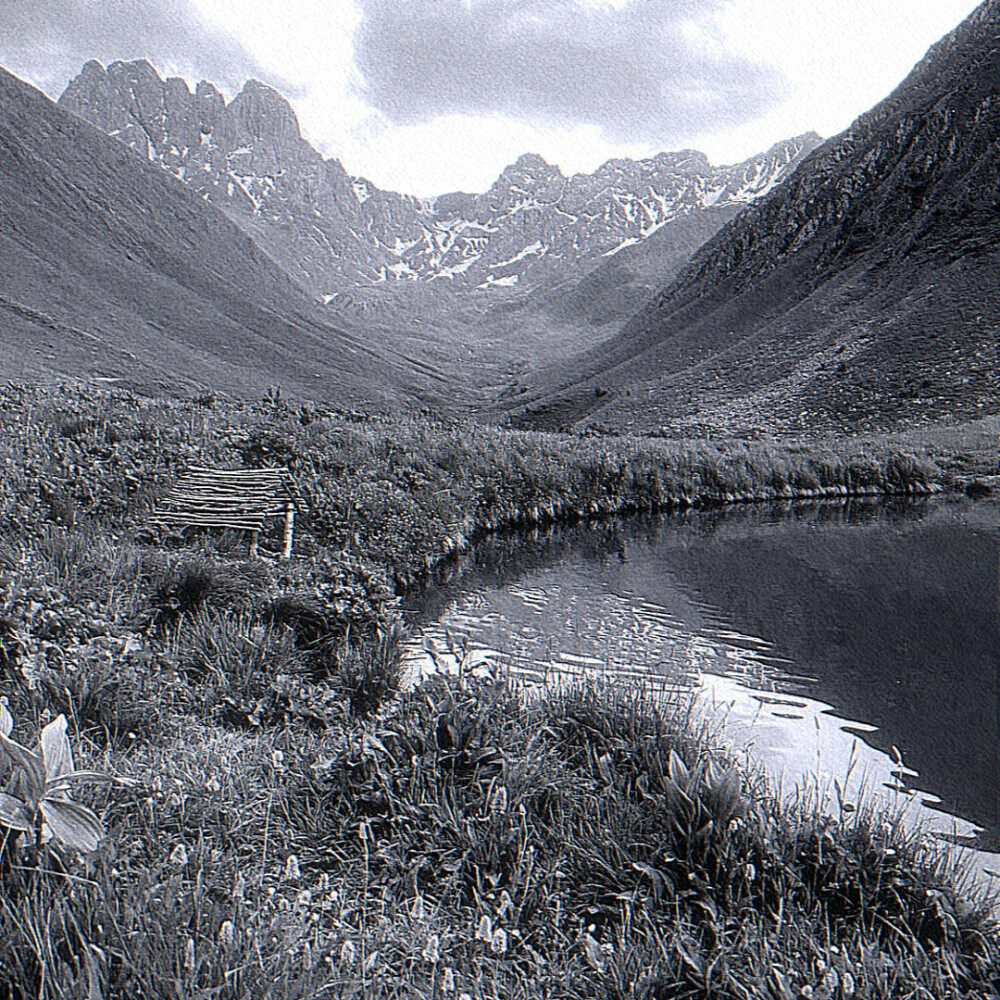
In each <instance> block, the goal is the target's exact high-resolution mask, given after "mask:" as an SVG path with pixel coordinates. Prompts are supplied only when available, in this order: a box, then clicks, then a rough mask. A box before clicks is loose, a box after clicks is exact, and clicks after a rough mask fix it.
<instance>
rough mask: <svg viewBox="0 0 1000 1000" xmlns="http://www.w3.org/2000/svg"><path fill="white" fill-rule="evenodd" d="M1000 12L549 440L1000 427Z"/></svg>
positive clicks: (786, 192) (644, 316) (527, 416)
mask: <svg viewBox="0 0 1000 1000" xmlns="http://www.w3.org/2000/svg"><path fill="white" fill-rule="evenodd" d="M998 93H1000V0H987V2H986V3H984V4H982V5H981V6H980V7H979V8H978V9H977V10H976V11H975V12H974V13H973V14H972V15H971V16H970V17H969V18H968V19H967V20H966V21H965V22H964V23H963V24H962V25H960V26H959V27H958V28H957V29H956V30H955V31H953V32H952V33H951V34H949V35H948V36H946V37H945V38H944V39H943V40H942V41H941V42H939V43H938V44H937V45H935V46H934V47H933V48H932V49H931V50H930V51H929V52H928V54H927V56H926V58H925V59H924V60H923V61H922V62H920V63H919V64H918V65H917V67H916V68H915V69H914V70H913V72H912V73H911V74H910V75H909V76H908V77H907V79H906V80H905V81H904V82H903V83H902V84H901V85H900V86H899V87H898V88H897V89H896V90H895V91H894V92H893V93H892V94H891V95H890V96H889V97H888V98H887V99H886V100H885V101H883V102H882V103H881V104H879V105H878V106H877V107H875V108H874V109H873V110H872V111H870V112H868V113H867V114H864V115H862V116H861V117H860V118H859V119H858V120H857V121H856V122H855V123H854V124H853V125H852V126H851V128H850V129H848V130H847V131H846V132H844V133H843V134H842V135H840V136H837V137H836V138H834V139H831V140H830V141H828V142H826V143H825V144H824V145H822V146H821V147H820V148H819V149H817V150H816V151H815V152H813V153H812V154H811V155H810V156H809V157H808V158H807V159H806V160H805V161H804V162H803V163H802V164H801V165H800V166H799V168H798V169H797V170H796V172H795V173H794V174H792V176H791V177H790V178H788V180H787V181H786V182H785V183H783V184H782V185H780V186H778V187H776V188H775V189H774V190H773V191H771V192H770V193H768V194H767V195H766V196H765V197H763V198H761V199H759V200H757V201H755V202H754V203H753V204H752V205H750V206H749V207H748V208H747V209H746V210H745V211H743V212H742V213H741V214H740V215H738V216H737V217H736V218H734V219H733V220H732V221H730V222H729V223H728V224H726V225H725V226H724V227H723V228H721V229H720V230H719V231H718V232H717V233H716V235H715V236H714V237H712V238H711V239H710V240H709V241H708V242H707V243H706V244H705V245H704V246H703V247H702V248H701V249H700V250H699V251H698V252H697V253H696V254H695V255H694V257H693V258H692V259H691V261H690V262H689V263H688V264H687V265H686V266H685V267H684V268H683V269H682V270H681V272H680V274H679V275H678V276H677V277H676V279H675V280H673V281H672V282H670V283H668V284H666V286H665V287H663V288H662V290H661V291H660V292H659V293H658V294H656V295H655V296H654V297H653V298H652V299H651V300H650V301H649V302H648V303H647V304H646V305H644V306H643V307H642V308H641V309H640V310H639V311H638V312H637V313H636V315H635V316H633V318H632V319H630V320H629V321H628V322H627V323H626V324H625V325H624V327H623V328H622V329H621V331H620V332H619V333H618V334H617V335H616V336H614V337H613V338H611V339H609V340H607V341H605V342H604V343H601V344H600V345H598V346H596V347H595V348H594V349H592V350H591V351H589V352H588V353H586V354H585V355H584V356H583V357H582V358H578V359H575V360H574V361H572V362H571V363H569V364H565V363H561V364H558V365H556V366H553V367H552V368H550V369H549V370H548V371H546V372H544V373H542V374H540V375H537V376H536V379H535V381H534V386H531V387H529V386H525V387H522V389H521V391H520V394H519V395H518V397H516V398H515V399H514V400H513V401H511V402H510V404H509V405H510V406H511V407H513V409H512V410H511V412H512V413H514V414H515V416H516V418H517V419H519V420H520V421H521V422H523V423H526V424H528V425H531V426H542V427H545V426H571V425H578V424H581V423H588V422H589V423H597V424H606V425H609V426H612V427H618V428H632V429H638V430H648V429H651V428H656V427H660V426H664V425H668V426H670V427H671V428H673V429H674V430H678V431H684V430H692V429H696V428H697V427H699V426H706V425H707V426H710V427H721V428H725V429H728V430H736V429H740V428H747V427H750V426H767V427H772V428H775V427H776V428H782V429H786V430H796V431H804V432H814V431H817V430H826V429H843V428H849V429H865V428H881V427H896V426H899V425H905V424H908V423H916V422H929V421H932V420H934V421H945V420H956V419H965V418H969V417H977V416H984V415H986V414H987V413H994V412H996V410H997V402H998V394H997V381H996V378H997V334H998V327H1000V322H998V319H1000V98H998Z"/></svg>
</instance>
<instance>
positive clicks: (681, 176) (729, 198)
mask: <svg viewBox="0 0 1000 1000" xmlns="http://www.w3.org/2000/svg"><path fill="white" fill-rule="evenodd" d="M60 104H61V105H62V107H64V108H65V109H66V110H69V111H73V112H74V113H76V114H78V115H80V116H82V117H84V118H87V119H88V120H89V121H91V122H92V123H94V124H95V125H98V126H99V127H100V128H102V129H104V130H105V131H107V132H109V133H110V134H112V135H114V136H116V137H117V138H119V139H120V140H121V141H123V142H125V143H127V144H128V145H129V146H131V147H132V148H133V149H134V150H136V151H137V152H139V153H140V155H142V156H145V157H147V158H148V159H150V160H152V161H154V162H157V163H159V164H160V165H161V166H162V167H164V169H166V170H168V171H170V172H171V173H172V174H173V175H174V176H175V177H176V178H177V179H178V180H181V181H183V182H184V183H185V184H188V185H189V186H192V187H194V188H195V189H196V190H197V191H198V192H199V193H200V194H201V195H202V197H204V198H205V199H207V200H209V201H210V202H212V203H213V204H215V205H217V206H218V207H220V208H221V209H222V210H223V211H225V212H226V213H227V214H228V215H229V216H230V218H231V219H233V220H234V221H235V222H237V223H238V224H239V225H241V226H243V227H244V228H245V229H246V230H247V231H248V232H250V233H251V234H252V235H253V236H254V238H255V239H256V240H257V241H258V242H259V243H260V244H261V245H262V246H263V247H264V248H265V249H266V250H267V251H268V253H270V254H271V255H272V256H273V257H274V258H275V259H276V260H277V261H278V262H279V263H281V264H282V266H284V267H285V268H286V269H287V270H288V271H289V273H291V274H292V275H293V276H294V277H295V278H296V279H297V280H299V281H300V282H302V283H303V284H304V285H306V286H307V287H308V288H309V289H310V290H311V291H313V292H314V293H316V294H317V295H320V296H324V297H326V298H333V297H334V296H335V295H338V294H340V293H342V292H344V291H345V290H347V289H351V288H355V289H357V288H370V287H371V286H373V285H378V284H382V283H385V282H397V281H434V282H436V283H437V285H438V287H440V285H441V279H445V284H446V286H448V287H456V288H457V287H465V288H468V289H470V290H476V289H479V290H482V291H487V292H488V294H498V293H499V291H500V290H502V289H509V288H513V287H514V286H517V288H518V289H524V288H526V287H532V286H534V285H536V284H538V283H541V282H546V281H549V280H550V279H552V278H553V277H558V276H560V275H562V276H564V277H565V276H568V275H570V274H573V273H582V272H584V271H586V270H588V269H589V268H590V267H592V266H594V264H595V263H597V262H599V261H600V259H601V258H602V257H603V256H606V255H609V254H613V253H615V252H616V251H617V250H618V249H621V248H622V247H624V246H629V245H631V244H634V243H637V242H639V241H641V240H643V239H645V238H646V237H647V236H649V235H651V234H652V233H654V232H656V231H657V230H658V229H660V228H662V227H663V226H664V225H665V224H667V223H668V222H670V221H671V220H672V219H674V218H678V217H680V216H683V215H685V214H687V213H689V212H697V211H700V210H701V209H703V208H708V207H712V206H717V205H727V204H729V205H733V206H740V207H741V206H742V205H744V204H747V203H748V202H749V201H752V200H753V199H754V198H756V197H758V196H759V194H760V193H761V192H763V191H765V190H768V189H769V188H770V186H773V185H774V184H776V183H778V181H779V180H780V179H781V178H783V177H785V176H787V175H788V174H789V173H790V172H791V171H792V170H793V169H794V167H795V165H796V164H797V163H798V161H799V160H800V159H801V158H802V156H804V155H805V153H807V152H808V151H809V149H811V148H812V145H814V144H815V143H814V142H812V143H811V142H808V141H800V140H793V141H792V142H791V143H790V144H788V146H787V150H786V153H787V155H785V154H782V155H778V154H776V153H775V152H774V151H769V153H768V154H761V156H758V157H753V158H751V159H750V160H748V161H746V163H744V164H740V165H737V166H735V167H713V166H712V165H711V164H710V163H709V162H708V160H707V159H706V157H705V156H704V154H702V153H697V152H693V151H683V152H680V153H663V154H660V155H658V156H657V157H654V158H653V159H651V160H643V161H634V160H612V161H609V163H607V164H604V165H603V166H602V167H601V168H599V169H598V170H597V171H596V172H595V173H594V174H577V175H574V176H573V177H572V178H566V177H565V176H564V175H563V173H562V172H561V170H560V169H559V167H558V166H555V165H553V164H550V163H548V162H547V161H546V160H545V159H544V158H543V157H542V156H540V155H538V154H537V153H526V154H524V155H522V156H520V157H518V159H517V160H516V161H515V162H514V163H512V164H511V165H510V166H508V167H506V168H505V169H504V170H503V171H502V172H501V174H500V176H499V177H498V178H497V180H496V181H495V182H494V184H493V185H492V186H491V187H490V189H489V190H488V191H486V192H485V193H483V194H478V195H471V194H461V193H456V194H450V195H445V196H442V197H439V198H432V199H417V198H412V197H409V196H407V195H403V194H398V193H395V192H392V191H381V190H379V189H378V188H377V187H376V186H375V185H374V184H372V183H371V182H370V181H367V180H365V179H364V178H361V177H351V176H350V175H349V174H348V173H347V172H346V171H345V170H344V168H343V167H342V166H341V164H340V163H339V162H338V161H336V160H327V161H324V160H323V158H322V156H321V155H320V154H319V153H318V152H317V151H316V150H315V149H314V148H313V147H312V146H310V145H309V143H308V142H306V141H305V140H304V139H303V138H302V134H301V132H300V129H299V123H298V119H297V117H296V115H295V112H294V110H293V108H292V107H291V105H290V104H289V103H288V101H287V100H286V99H285V98H284V97H283V96H282V95H281V94H280V93H279V92H278V91H276V90H275V89H274V88H272V87H270V86H268V85H267V84H264V83H261V82H260V81H257V80H249V81H247V83H246V84H245V85H244V87H243V89H242V90H241V91H240V93H239V94H237V95H236V96H235V97H234V98H233V100H232V101H231V102H230V103H229V104H226V102H225V99H224V98H223V97H222V95H221V94H220V93H219V92H218V90H217V89H216V88H215V87H213V86H212V85H211V84H209V83H205V82H202V83H200V84H199V85H198V87H197V88H196V91H195V93H194V94H193V95H192V94H191V92H190V90H189V89H188V87H187V85H186V84H185V83H184V82H183V81H175V80H167V81H163V80H161V79H160V78H159V76H157V74H156V72H155V70H154V69H153V68H152V67H151V66H150V65H149V64H148V63H147V62H138V63H115V64H112V66H110V67H108V69H107V70H104V69H103V67H101V66H100V64H99V63H93V64H90V63H88V65H87V66H86V67H85V68H84V71H83V72H81V74H80V75H79V76H78V77H77V78H76V79H75V80H74V81H73V82H72V83H71V84H70V86H69V87H68V88H67V90H66V92H65V94H63V96H62V98H61V99H60ZM776 148H777V147H776ZM783 148H784V147H783Z"/></svg>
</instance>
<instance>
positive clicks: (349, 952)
mask: <svg viewBox="0 0 1000 1000" xmlns="http://www.w3.org/2000/svg"><path fill="white" fill-rule="evenodd" d="M357 955H358V952H357V949H356V948H355V947H354V942H353V941H352V940H351V939H350V938H348V939H347V940H346V941H345V942H344V943H343V945H341V948H340V964H341V965H345V966H347V968H350V967H351V966H352V965H353V964H354V959H355V958H357Z"/></svg>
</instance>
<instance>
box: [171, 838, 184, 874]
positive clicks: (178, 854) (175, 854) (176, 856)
mask: <svg viewBox="0 0 1000 1000" xmlns="http://www.w3.org/2000/svg"><path fill="white" fill-rule="evenodd" d="M170 863H171V864H172V865H174V867H176V868H183V867H184V866H185V865H186V864H187V863H188V852H187V848H186V847H185V846H184V843H183V841H182V842H181V843H179V844H178V845H177V846H176V847H175V848H174V849H173V850H172V851H171V852H170Z"/></svg>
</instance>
